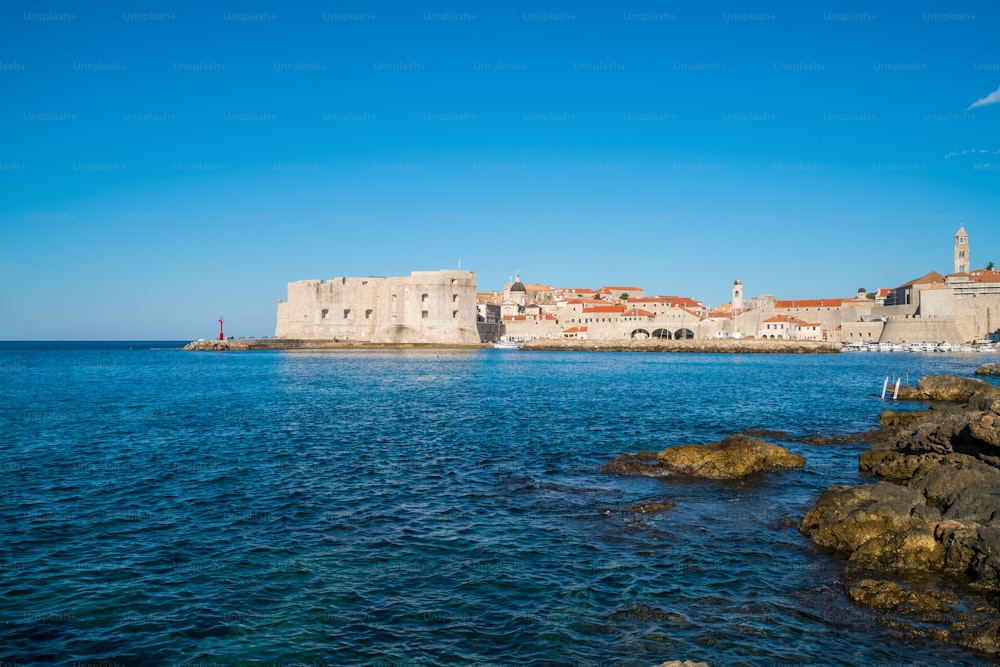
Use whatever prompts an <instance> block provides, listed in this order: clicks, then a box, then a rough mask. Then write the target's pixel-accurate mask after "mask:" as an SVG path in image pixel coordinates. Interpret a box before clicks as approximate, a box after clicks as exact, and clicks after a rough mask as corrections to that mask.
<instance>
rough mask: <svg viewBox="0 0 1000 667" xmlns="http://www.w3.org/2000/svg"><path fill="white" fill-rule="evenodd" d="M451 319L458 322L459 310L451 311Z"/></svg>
mask: <svg viewBox="0 0 1000 667" xmlns="http://www.w3.org/2000/svg"><path fill="white" fill-rule="evenodd" d="M451 319H453V320H457V319H458V311H457V310H453V311H451Z"/></svg>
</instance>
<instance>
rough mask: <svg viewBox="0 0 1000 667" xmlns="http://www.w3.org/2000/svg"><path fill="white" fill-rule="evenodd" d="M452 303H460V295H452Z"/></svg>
mask: <svg viewBox="0 0 1000 667" xmlns="http://www.w3.org/2000/svg"><path fill="white" fill-rule="evenodd" d="M451 302H452V303H458V295H457V294H452V295H451Z"/></svg>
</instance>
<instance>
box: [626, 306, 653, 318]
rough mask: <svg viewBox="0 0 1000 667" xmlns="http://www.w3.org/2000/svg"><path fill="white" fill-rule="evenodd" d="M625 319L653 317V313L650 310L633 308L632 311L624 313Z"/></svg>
mask: <svg viewBox="0 0 1000 667" xmlns="http://www.w3.org/2000/svg"><path fill="white" fill-rule="evenodd" d="M622 315H623V316H624V317H653V313H651V312H649V311H648V310H642V309H640V308H633V309H631V310H626V311H625V312H624V313H622Z"/></svg>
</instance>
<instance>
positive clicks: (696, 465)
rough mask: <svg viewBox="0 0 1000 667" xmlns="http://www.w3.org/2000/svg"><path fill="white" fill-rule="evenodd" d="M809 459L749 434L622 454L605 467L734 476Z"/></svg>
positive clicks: (639, 472)
mask: <svg viewBox="0 0 1000 667" xmlns="http://www.w3.org/2000/svg"><path fill="white" fill-rule="evenodd" d="M805 463H806V460H805V459H804V458H802V457H801V456H799V455H798V454H794V453H792V452H790V451H788V450H787V449H785V448H784V447H781V446H779V445H775V444H772V443H769V442H766V441H764V440H758V439H756V438H751V437H748V436H745V435H731V436H728V437H727V438H725V439H723V440H720V441H718V442H711V443H708V444H707V445H676V446H674V447H667V448H666V449H664V450H663V451H662V452H659V453H656V452H639V453H637V454H622V455H621V456H619V457H618V458H616V459H615V460H614V461H611V462H610V463H608V464H607V465H606V466H604V470H605V472H610V473H614V474H618V475H646V476H650V477H662V476H666V475H688V476H691V477H704V478H708V479H734V478H736V477H743V476H744V475H750V474H752V473H756V472H763V471H766V470H779V469H783V468H801V467H802V466H804V465H805Z"/></svg>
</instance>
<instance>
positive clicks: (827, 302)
mask: <svg viewBox="0 0 1000 667" xmlns="http://www.w3.org/2000/svg"><path fill="white" fill-rule="evenodd" d="M856 300H857V299H854V298H851V299H793V300H790V301H775V302H774V307H775V308H839V307H840V306H841V305H842V304H843V303H844V302H845V301H846V302H851V301H856Z"/></svg>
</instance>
